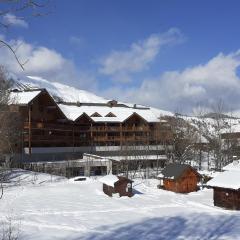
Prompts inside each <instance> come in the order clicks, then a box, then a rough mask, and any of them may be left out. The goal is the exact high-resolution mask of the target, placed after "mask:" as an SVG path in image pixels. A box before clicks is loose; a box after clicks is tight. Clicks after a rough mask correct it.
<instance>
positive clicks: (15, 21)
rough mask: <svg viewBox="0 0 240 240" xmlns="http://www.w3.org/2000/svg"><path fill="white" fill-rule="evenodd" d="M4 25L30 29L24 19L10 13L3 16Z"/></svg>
mask: <svg viewBox="0 0 240 240" xmlns="http://www.w3.org/2000/svg"><path fill="white" fill-rule="evenodd" d="M3 23H4V24H5V25H7V26H8V25H12V26H16V27H22V28H28V23H27V22H26V21H25V20H24V19H22V18H19V17H17V16H15V15H13V14H10V13H7V14H5V15H4V16H3Z"/></svg>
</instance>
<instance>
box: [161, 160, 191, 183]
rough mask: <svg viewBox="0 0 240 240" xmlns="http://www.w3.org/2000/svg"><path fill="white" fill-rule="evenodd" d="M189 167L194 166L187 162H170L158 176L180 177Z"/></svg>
mask: <svg viewBox="0 0 240 240" xmlns="http://www.w3.org/2000/svg"><path fill="white" fill-rule="evenodd" d="M189 168H192V167H191V166H190V165H187V164H180V163H171V164H168V165H167V166H166V167H165V168H164V169H163V171H162V173H161V174H159V175H158V177H159V178H169V179H178V178H179V177H181V176H182V174H183V173H184V172H185V171H186V170H187V169H189Z"/></svg>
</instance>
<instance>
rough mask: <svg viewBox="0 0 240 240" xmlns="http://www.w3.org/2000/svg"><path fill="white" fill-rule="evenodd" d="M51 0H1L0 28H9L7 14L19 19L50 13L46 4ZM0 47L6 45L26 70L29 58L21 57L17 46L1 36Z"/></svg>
mask: <svg viewBox="0 0 240 240" xmlns="http://www.w3.org/2000/svg"><path fill="white" fill-rule="evenodd" d="M49 2H50V0H1V1H0V29H8V28H9V27H11V23H9V22H7V21H4V19H5V18H4V17H6V16H9V15H11V16H14V18H16V19H18V20H23V19H25V18H29V17H39V16H43V15H46V14H48V13H49V12H47V11H46V6H48V5H49ZM0 47H6V48H7V49H8V50H9V51H10V52H11V53H12V54H13V56H14V57H15V59H16V61H17V62H18V64H19V65H20V67H21V68H22V69H23V70H24V65H25V64H26V63H27V61H28V60H27V59H25V60H22V59H19V56H18V54H17V48H18V47H14V46H12V45H11V44H9V43H8V42H7V41H6V40H4V39H1V38H0Z"/></svg>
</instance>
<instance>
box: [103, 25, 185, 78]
mask: <svg viewBox="0 0 240 240" xmlns="http://www.w3.org/2000/svg"><path fill="white" fill-rule="evenodd" d="M182 40H183V36H182V34H181V32H180V31H179V30H178V29H176V28H172V29H170V30H169V31H167V32H165V33H163V34H153V35H151V36H150V37H148V38H147V39H145V40H143V41H139V42H137V43H133V44H132V45H131V46H130V48H129V49H127V50H124V51H112V52H111V53H110V54H109V55H108V56H106V57H104V58H103V59H102V60H101V61H100V65H101V67H100V68H99V72H100V73H102V74H105V75H110V76H113V78H114V79H115V80H116V81H120V82H121V79H123V82H127V81H129V80H130V78H129V74H131V73H136V72H141V71H143V70H145V69H147V68H148V66H149V64H150V63H151V62H153V61H154V59H155V58H156V56H157V55H158V54H159V51H160V49H161V47H162V46H164V45H167V44H170V43H175V42H178V41H182Z"/></svg>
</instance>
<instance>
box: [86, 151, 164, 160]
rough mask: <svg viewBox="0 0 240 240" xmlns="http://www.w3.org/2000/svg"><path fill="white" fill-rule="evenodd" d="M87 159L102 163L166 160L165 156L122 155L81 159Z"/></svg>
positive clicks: (87, 156) (87, 155) (90, 155)
mask: <svg viewBox="0 0 240 240" xmlns="http://www.w3.org/2000/svg"><path fill="white" fill-rule="evenodd" d="M87 158H90V160H93V161H94V160H97V161H99V160H104V161H112V160H113V161H123V160H128V161H129V160H156V159H158V160H164V159H167V156H166V155H135V156H133V155H131V156H129V155H127V156H126V155H124V156H99V155H94V154H88V153H84V154H83V159H84V160H87Z"/></svg>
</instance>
